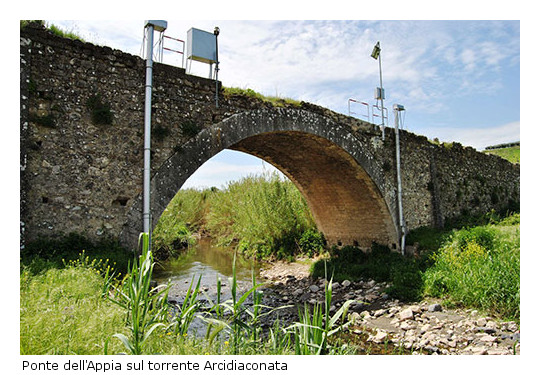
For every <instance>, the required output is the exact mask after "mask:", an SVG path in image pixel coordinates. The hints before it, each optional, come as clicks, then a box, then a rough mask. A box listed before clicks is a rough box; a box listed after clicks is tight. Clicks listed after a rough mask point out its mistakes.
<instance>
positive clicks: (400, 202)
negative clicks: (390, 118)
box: [394, 104, 407, 255]
mask: <svg viewBox="0 0 540 375" xmlns="http://www.w3.org/2000/svg"><path fill="white" fill-rule="evenodd" d="M404 110H405V107H404V106H402V105H401V104H394V124H395V128H396V179H397V198H398V215H399V236H400V249H401V254H402V255H405V235H406V234H407V228H405V218H404V215H403V189H402V186H401V156H400V146H399V118H400V117H399V115H400V112H402V111H404Z"/></svg>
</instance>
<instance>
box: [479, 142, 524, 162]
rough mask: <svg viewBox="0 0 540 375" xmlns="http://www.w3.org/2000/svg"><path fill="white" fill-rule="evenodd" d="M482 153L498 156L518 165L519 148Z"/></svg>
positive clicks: (497, 149)
mask: <svg viewBox="0 0 540 375" xmlns="http://www.w3.org/2000/svg"><path fill="white" fill-rule="evenodd" d="M484 153H486V154H492V155H497V156H500V157H501V158H503V159H506V160H508V161H509V162H511V163H517V164H519V161H520V159H519V158H520V146H513V147H506V148H496V149H492V150H485V151H484Z"/></svg>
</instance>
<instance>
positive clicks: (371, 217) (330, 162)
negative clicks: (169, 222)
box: [121, 108, 398, 248]
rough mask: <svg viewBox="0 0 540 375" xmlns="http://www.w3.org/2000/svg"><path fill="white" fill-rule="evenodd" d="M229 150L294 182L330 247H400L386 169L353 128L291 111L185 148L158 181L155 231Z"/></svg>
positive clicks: (211, 131)
mask: <svg viewBox="0 0 540 375" xmlns="http://www.w3.org/2000/svg"><path fill="white" fill-rule="evenodd" d="M224 149H233V150H238V151H243V152H246V153H249V154H251V155H254V156H257V157H259V158H261V159H263V160H265V161H267V162H269V163H271V164H272V165H274V166H275V167H276V168H278V169H279V170H280V171H282V172H283V173H284V174H285V175H286V176H287V177H288V178H289V179H291V181H293V182H294V183H295V185H296V186H297V187H298V189H299V190H300V191H301V192H302V194H303V195H304V197H305V198H306V200H307V202H308V205H309V207H310V209H311V212H312V214H313V216H314V219H315V222H316V224H317V226H318V228H319V230H321V231H322V232H323V233H324V234H325V236H326V238H327V239H328V241H329V243H330V244H338V245H347V244H354V245H358V246H360V247H363V248H368V247H370V246H371V243H372V242H374V241H375V242H378V243H381V244H385V245H389V246H392V245H394V246H395V244H396V243H397V236H398V235H397V227H396V219H395V217H394V216H395V215H393V214H392V212H394V211H395V210H394V202H387V201H386V199H385V194H384V191H383V190H384V186H386V185H384V183H383V175H382V172H381V171H382V168H381V167H380V166H379V165H378V162H377V161H376V159H375V158H374V156H373V154H372V151H371V150H370V148H369V147H368V146H367V145H362V144H361V143H360V142H359V140H358V139H357V138H356V137H355V136H354V134H353V133H352V132H351V130H350V128H348V127H347V126H344V125H342V124H339V123H336V122H334V121H333V120H331V119H330V118H328V117H326V116H323V115H320V114H316V113H313V112H309V111H306V110H300V109H291V108H271V109H268V108H265V109H258V110H253V111H249V112H243V113H239V114H235V115H233V116H231V117H229V118H227V119H225V120H223V121H221V122H219V123H217V124H214V125H212V126H210V127H208V128H205V129H204V130H202V131H201V132H200V133H199V134H198V135H197V136H196V137H195V138H193V139H191V140H190V141H188V142H187V143H186V144H184V146H183V147H182V150H181V151H179V152H177V153H175V154H174V155H173V156H172V157H170V158H169V159H168V160H167V161H166V162H165V163H163V165H162V166H161V167H160V168H159V169H158V170H157V172H156V173H155V174H154V176H153V177H152V182H151V210H152V219H153V225H154V226H155V224H156V223H157V220H158V219H159V217H160V215H161V213H162V212H163V210H164V209H165V208H166V207H167V205H168V204H169V202H170V200H171V199H172V198H173V197H174V195H175V194H176V193H177V192H178V190H179V189H180V188H181V187H182V185H183V184H184V182H185V181H186V180H187V179H188V177H189V176H191V175H192V174H193V173H195V171H196V170H197V169H198V168H199V167H200V166H201V165H202V164H204V163H205V162H206V161H207V160H209V159H210V158H211V157H212V156H214V155H216V154H217V153H219V152H220V151H222V150H224ZM387 189H389V188H388V187H387ZM141 207H142V198H141V197H139V198H138V199H137V200H136V202H135V203H134V205H133V207H132V208H131V210H130V212H129V214H128V218H127V222H126V224H125V225H124V229H123V232H122V234H121V240H122V242H123V243H124V244H125V245H128V246H133V245H135V242H134V241H135V240H136V239H137V236H138V234H139V232H140V228H141V227H142V224H141V223H142V219H141V216H142V214H141Z"/></svg>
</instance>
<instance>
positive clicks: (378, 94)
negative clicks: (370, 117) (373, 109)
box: [375, 87, 386, 100]
mask: <svg viewBox="0 0 540 375" xmlns="http://www.w3.org/2000/svg"><path fill="white" fill-rule="evenodd" d="M375 99H377V100H381V99H382V100H384V99H386V98H385V97H384V89H381V88H380V87H376V88H375Z"/></svg>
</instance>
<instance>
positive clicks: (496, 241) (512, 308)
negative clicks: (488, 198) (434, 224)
mask: <svg viewBox="0 0 540 375" xmlns="http://www.w3.org/2000/svg"><path fill="white" fill-rule="evenodd" d="M509 221H510V222H511V220H509ZM502 228H505V227H504V226H500V227H494V226H482V227H475V228H470V229H462V230H460V231H456V232H455V233H454V234H453V235H452V237H451V238H450V239H449V241H448V242H447V243H446V244H445V245H444V246H443V247H442V248H441V249H440V251H439V252H438V253H437V254H436V255H435V256H434V265H433V267H431V268H429V269H428V270H427V271H426V272H425V274H424V285H425V286H424V288H425V294H426V295H428V296H435V297H446V298H449V299H450V300H451V301H452V303H454V304H458V305H463V306H469V307H474V308H478V309H482V310H484V311H487V312H490V313H492V314H496V315H499V316H501V317H504V318H509V319H519V314H520V307H519V301H520V286H519V282H520V260H519V246H520V245H519V230H516V231H515V232H511V231H510V232H508V233H507V231H505V230H502Z"/></svg>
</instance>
